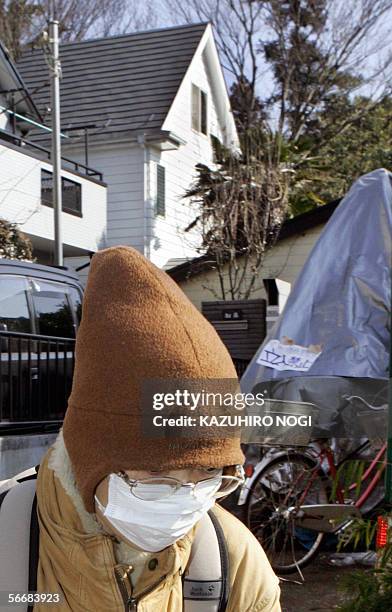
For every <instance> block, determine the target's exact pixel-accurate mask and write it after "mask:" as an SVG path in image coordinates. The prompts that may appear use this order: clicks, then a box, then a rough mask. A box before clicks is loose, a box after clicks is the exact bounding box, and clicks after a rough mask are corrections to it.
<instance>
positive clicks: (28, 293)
mask: <svg viewBox="0 0 392 612" xmlns="http://www.w3.org/2000/svg"><path fill="white" fill-rule="evenodd" d="M1 277H3V278H4V277H5V278H7V279H10V278H12V279H18V280H22V281H23V282H24V283H25V285H26V288H25V290H24V291H25V298H26V305H27V311H28V314H29V322H30V331H29V332H22V333H26V334H35V333H36V326H35V317H34V309H33V304H32V302H31V284H30V282H29V278H28V276H26V275H24V274H10V273H8V272H6V273H4V274H1V275H0V279H1ZM8 331H12V330H8Z"/></svg>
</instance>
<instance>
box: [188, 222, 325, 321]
mask: <svg viewBox="0 0 392 612" xmlns="http://www.w3.org/2000/svg"><path fill="white" fill-rule="evenodd" d="M323 228H324V226H323V225H319V226H317V227H315V228H313V229H311V230H308V231H306V232H304V233H303V234H297V235H296V236H293V237H291V238H287V239H285V240H281V241H280V242H278V243H277V244H276V246H274V247H272V248H271V249H270V250H269V251H268V252H267V253H266V256H265V259H264V263H263V267H262V269H261V270H260V274H259V279H258V280H257V281H256V284H255V287H254V291H253V293H252V296H251V297H252V298H258V297H263V298H265V297H266V294H265V291H264V286H263V278H280V279H281V280H284V281H287V282H289V283H290V284H291V285H293V283H294V281H295V279H296V278H297V276H298V274H299V273H300V271H301V269H302V267H303V265H304V263H305V261H306V259H307V257H308V255H309V253H310V251H311V249H312V248H313V246H314V245H315V243H316V241H317V240H318V238H319V236H320V233H321V231H322V230H323ZM179 285H180V287H181V289H182V290H183V291H184V293H185V294H186V295H187V296H188V298H189V299H190V300H191V302H193V304H194V305H195V306H196V308H198V309H200V310H201V303H202V302H205V301H211V300H216V299H222V298H221V296H220V293H219V279H218V275H217V273H216V272H215V271H209V272H205V273H203V274H198V275H197V276H194V277H193V278H190V280H187V281H183V282H180V283H179Z"/></svg>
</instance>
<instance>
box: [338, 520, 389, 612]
mask: <svg viewBox="0 0 392 612" xmlns="http://www.w3.org/2000/svg"><path fill="white" fill-rule="evenodd" d="M376 528H377V522H376V521H375V520H368V519H358V520H355V521H353V523H352V524H351V526H350V528H349V529H347V530H345V531H344V532H343V534H342V535H341V537H340V539H339V544H338V550H341V549H342V548H345V547H347V546H348V545H353V547H354V548H356V547H357V546H358V544H359V543H360V542H364V543H365V545H366V548H370V547H371V545H372V543H373V541H374V537H375V532H376ZM340 587H341V589H342V590H343V591H345V592H346V593H347V596H348V598H347V601H346V602H345V603H343V604H341V605H340V606H339V607H338V608H337V609H338V610H339V612H386V610H392V543H390V544H388V545H387V546H386V547H385V548H383V549H381V552H380V553H379V556H378V564H377V569H372V570H366V571H361V572H353V573H352V574H348V575H346V576H344V577H343V578H342V580H341V583H340Z"/></svg>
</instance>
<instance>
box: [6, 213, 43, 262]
mask: <svg viewBox="0 0 392 612" xmlns="http://www.w3.org/2000/svg"><path fill="white" fill-rule="evenodd" d="M0 257H2V258H4V259H21V260H23V261H35V259H34V258H33V245H32V244H31V242H30V240H29V239H28V238H27V236H25V235H24V234H23V233H22V232H21V231H20V230H19V229H18V226H17V225H16V223H10V222H9V221H5V219H0Z"/></svg>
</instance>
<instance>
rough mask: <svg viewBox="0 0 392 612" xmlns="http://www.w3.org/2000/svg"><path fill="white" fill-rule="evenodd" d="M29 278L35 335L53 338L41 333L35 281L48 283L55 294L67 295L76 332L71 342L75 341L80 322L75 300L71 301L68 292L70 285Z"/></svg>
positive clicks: (37, 277)
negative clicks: (35, 298)
mask: <svg viewBox="0 0 392 612" xmlns="http://www.w3.org/2000/svg"><path fill="white" fill-rule="evenodd" d="M27 278H28V280H29V285H30V287H29V297H30V303H31V316H32V323H33V326H34V329H35V332H34V333H35V334H37V335H39V336H48V335H49V336H51V334H43V333H41V330H40V326H39V316H38V311H37V309H36V305H35V301H34V295H33V293H34V282H33V281H35V282H37V283H40V282H41V283H48V284H49V285H52V286H53V293H56V292H58V293H61V294H64V295H65V298H66V302H67V305H68V308H69V310H70V313H71V318H72V327H73V330H74V335H73V336H70V337H69V338H70V339H71V340H75V338H76V333H77V330H78V321H77V317H76V313H75V312H74V305H73V300H72V299H71V296H70V294H69V291H68V287H69V285H68V284H67V283H61V282H59V281H55V280H51V279H47V278H41V277H39V276H28V277H27ZM72 286H74V285H72ZM46 291H47V290H46V289H45V290H44V292H46ZM52 337H53V338H56V337H63V336H54V335H53V336H52ZM64 337H65V336H64Z"/></svg>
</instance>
